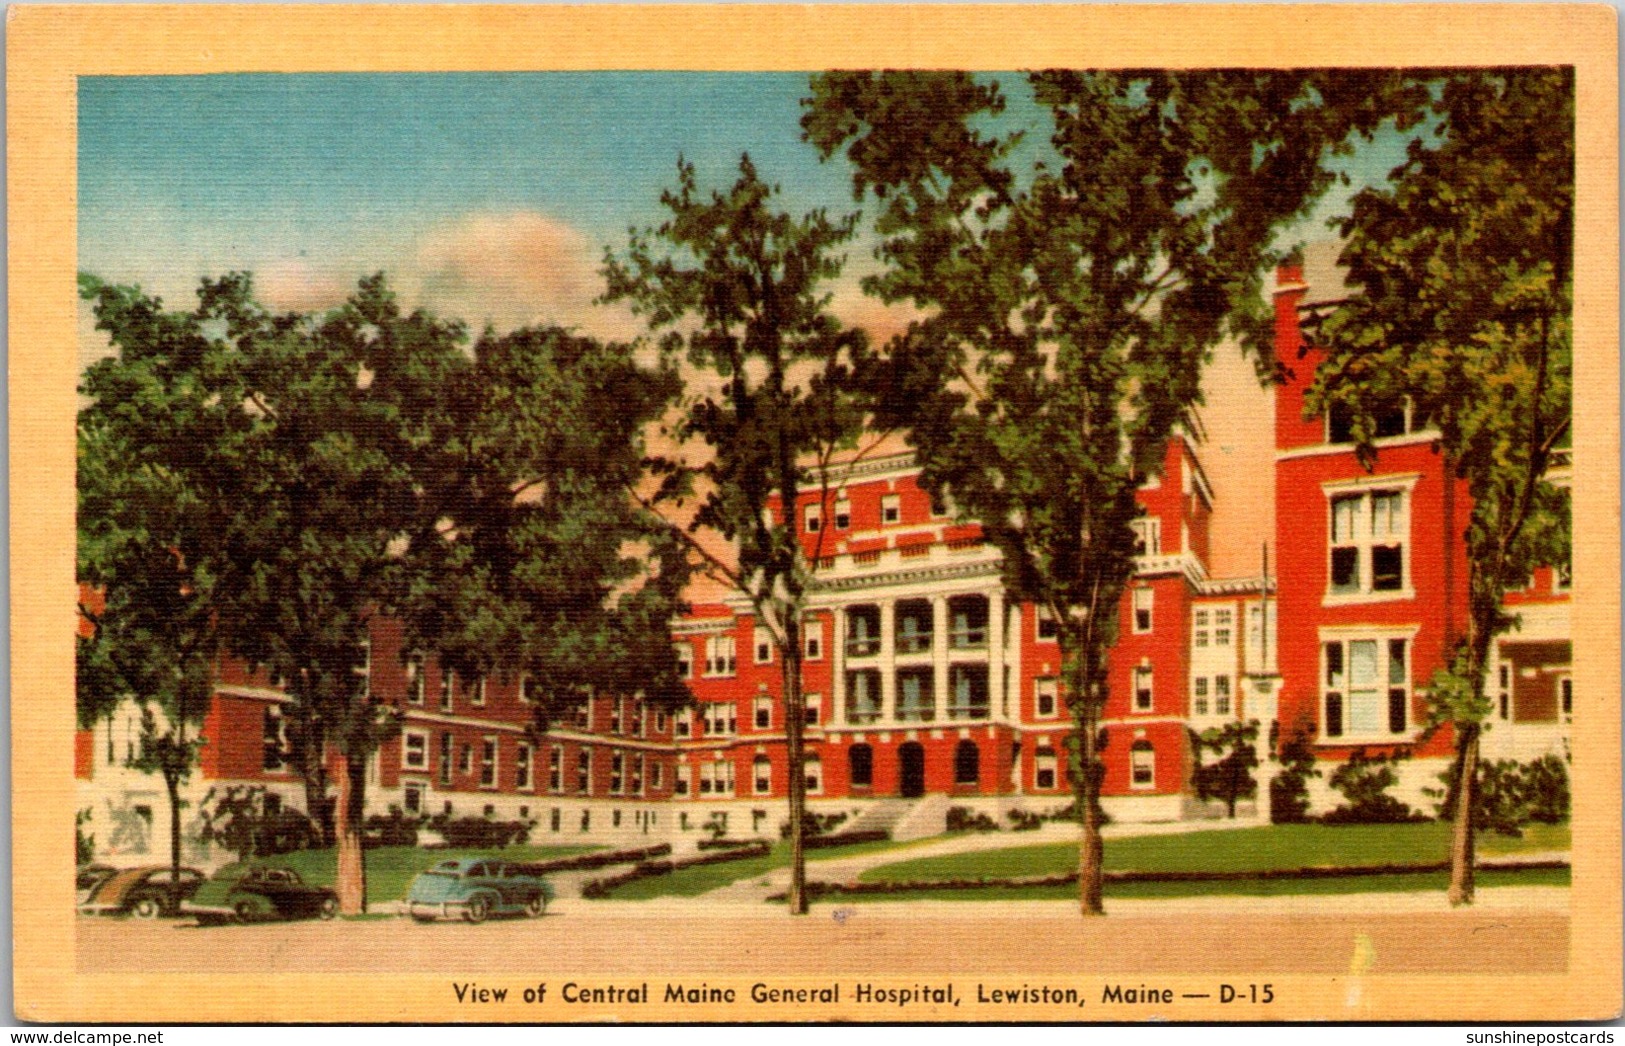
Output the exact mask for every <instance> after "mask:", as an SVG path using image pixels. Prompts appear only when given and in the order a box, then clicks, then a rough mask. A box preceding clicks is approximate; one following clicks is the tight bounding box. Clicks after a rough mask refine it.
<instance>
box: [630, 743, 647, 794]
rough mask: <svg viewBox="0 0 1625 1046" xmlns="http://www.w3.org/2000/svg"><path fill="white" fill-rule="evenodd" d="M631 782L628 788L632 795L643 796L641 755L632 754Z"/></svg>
mask: <svg viewBox="0 0 1625 1046" xmlns="http://www.w3.org/2000/svg"><path fill="white" fill-rule="evenodd" d="M631 770H632V780H631V783H630V784H629V785H628V787H629V788H630V789H631V791H632V794H633V795H642V794H643V753H642V752H634V753H632V766H631Z"/></svg>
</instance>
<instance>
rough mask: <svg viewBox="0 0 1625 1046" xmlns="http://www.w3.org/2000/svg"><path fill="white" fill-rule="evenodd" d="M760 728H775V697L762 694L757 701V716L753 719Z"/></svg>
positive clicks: (757, 727)
mask: <svg viewBox="0 0 1625 1046" xmlns="http://www.w3.org/2000/svg"><path fill="white" fill-rule="evenodd" d="M752 721H753V722H754V723H755V724H756V729H758V730H771V729H772V728H773V699H772V698H771V697H769V696H768V695H766V694H761V695H759V696H758V697H757V698H756V701H755V716H754V717H753V720H752Z"/></svg>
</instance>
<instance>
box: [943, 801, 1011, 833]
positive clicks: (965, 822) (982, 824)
mask: <svg viewBox="0 0 1625 1046" xmlns="http://www.w3.org/2000/svg"><path fill="white" fill-rule="evenodd" d="M998 830H999V825H998V822H996V821H994V820H993V818H991V817H989V816H988V815H987V814H984V813H978V812H976V811H975V810H972V809H971V808H970V807H968V806H950V807H949V808H948V831H950V832H996V831H998Z"/></svg>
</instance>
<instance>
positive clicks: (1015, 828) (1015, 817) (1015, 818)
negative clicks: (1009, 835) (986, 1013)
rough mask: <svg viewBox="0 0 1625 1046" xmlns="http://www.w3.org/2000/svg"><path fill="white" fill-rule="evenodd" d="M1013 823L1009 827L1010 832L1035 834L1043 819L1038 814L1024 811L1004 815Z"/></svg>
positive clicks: (1014, 811)
mask: <svg viewBox="0 0 1625 1046" xmlns="http://www.w3.org/2000/svg"><path fill="white" fill-rule="evenodd" d="M1005 816H1006V817H1008V818H1010V820H1011V821H1012V822H1013V823H1012V824H1011V825H1010V830H1011V831H1012V832H1036V831H1037V830H1038V826H1039V825H1041V824H1043V823H1044V819H1043V818H1042V817H1041V816H1039V815H1038V814H1035V813H1031V812H1029V811H1026V810H1011V811H1010V812H1009V813H1008V814H1006V815H1005Z"/></svg>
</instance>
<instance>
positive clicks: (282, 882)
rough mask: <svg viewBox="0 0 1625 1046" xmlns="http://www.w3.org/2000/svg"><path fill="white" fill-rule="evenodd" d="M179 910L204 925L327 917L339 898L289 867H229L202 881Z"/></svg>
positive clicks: (332, 911) (337, 904)
mask: <svg viewBox="0 0 1625 1046" xmlns="http://www.w3.org/2000/svg"><path fill="white" fill-rule="evenodd" d="M181 910H182V911H183V912H185V913H186V914H188V915H195V916H197V920H198V922H199V923H204V924H208V923H224V922H233V921H236V922H245V923H249V922H267V921H270V920H273V919H331V918H333V916H335V915H337V914H338V912H339V899H338V895H337V894H335V893H334V892H333V891H332V890H329V889H327V888H326V887H325V886H310V885H308V884H307V883H306V882H305V881H304V880H303V879H301V878H300V877H299V873H298V872H296V871H294V870H293V869H292V868H242V867H233V868H228V869H225V870H224V871H222V872H219V873H217V874H216V875H215V877H214V878H213V879H210V880H209V881H208V882H206V883H204V884H203V885H202V886H201V887H200V888H199V889H198V891H197V893H195V894H193V895H192V899H191V900H190V901H188V902H187V903H186V904H185V905H184V906H183V907H182V909H181Z"/></svg>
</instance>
